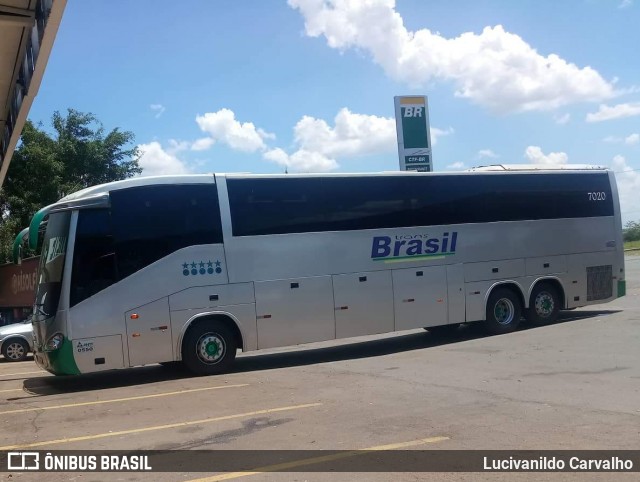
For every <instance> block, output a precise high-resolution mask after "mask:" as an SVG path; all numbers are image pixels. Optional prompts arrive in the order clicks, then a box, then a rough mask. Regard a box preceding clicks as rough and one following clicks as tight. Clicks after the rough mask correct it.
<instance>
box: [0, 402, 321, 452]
mask: <svg viewBox="0 0 640 482" xmlns="http://www.w3.org/2000/svg"><path fill="white" fill-rule="evenodd" d="M320 405H322V403H305V404H304V405H290V406H288V407H278V408H267V409H264V410H256V411H255V412H245V413H238V414H235V415H225V416H222V417H214V418H204V419H202V420H193V421H191V422H178V423H169V424H167V425H156V426H153V427H142V428H134V429H131V430H120V431H118V432H107V433H99V434H96V435H85V436H82V437H71V438H61V439H57V440H44V441H42V442H33V443H28V444H18V445H5V446H4V447H0V450H13V449H26V448H31V447H42V446H44V445H56V444H68V443H72V442H82V441H85V440H95V439H99V438H107V437H117V436H119V435H129V434H134V433H142V432H152V431H155V430H165V429H168V428H180V427H188V426H190V425H202V424H205V423H213V422H222V421H224V420H233V419H236V418H243V417H252V416H254V415H265V414H268V413H276V412H285V411H287V410H298V409H301V408H310V407H318V406H320Z"/></svg>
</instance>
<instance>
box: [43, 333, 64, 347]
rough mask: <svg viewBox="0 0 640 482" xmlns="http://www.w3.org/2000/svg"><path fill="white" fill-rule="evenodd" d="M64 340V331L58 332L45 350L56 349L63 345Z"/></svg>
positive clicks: (50, 339) (48, 342)
mask: <svg viewBox="0 0 640 482" xmlns="http://www.w3.org/2000/svg"><path fill="white" fill-rule="evenodd" d="M63 340H64V335H63V334H62V333H56V334H55V335H53V336H52V337H51V338H49V341H47V344H46V345H45V347H44V349H45V351H55V350H57V349H58V348H60V347H61V346H62V341H63Z"/></svg>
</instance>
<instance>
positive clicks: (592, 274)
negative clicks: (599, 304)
mask: <svg viewBox="0 0 640 482" xmlns="http://www.w3.org/2000/svg"><path fill="white" fill-rule="evenodd" d="M612 278H613V270H612V268H611V265H610V264H609V265H606V266H589V267H588V268H587V301H596V300H606V299H607V298H611V296H612V295H613V282H612Z"/></svg>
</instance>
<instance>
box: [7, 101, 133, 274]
mask: <svg viewBox="0 0 640 482" xmlns="http://www.w3.org/2000/svg"><path fill="white" fill-rule="evenodd" d="M52 126H53V130H52V132H51V133H50V132H47V131H46V130H45V129H43V127H42V126H41V125H38V126H36V125H34V124H33V123H32V122H30V121H27V122H26V123H25V126H24V129H23V130H22V135H21V138H20V141H21V142H20V145H19V147H18V148H17V149H16V151H15V153H14V154H13V159H12V161H11V166H10V167H9V171H8V172H7V177H6V179H5V181H4V185H3V187H2V190H1V191H0V216H1V217H2V224H1V225H0V262H4V261H8V260H9V259H10V255H11V245H12V243H13V240H14V239H15V236H16V235H17V234H18V232H19V231H20V229H22V228H24V227H26V226H28V224H29V221H30V219H31V216H33V214H34V213H35V212H36V211H37V210H38V209H40V208H41V207H43V206H46V205H48V204H52V203H54V202H56V201H57V200H58V199H60V198H61V197H63V196H66V195H67V194H71V193H72V192H75V191H78V190H80V189H83V188H86V187H89V186H94V185H96V184H102V183H105V182H111V181H117V180H120V179H126V178H128V177H131V176H134V175H136V174H139V173H140V172H142V169H141V168H140V167H139V166H138V158H139V153H138V150H137V148H136V147H135V146H134V145H132V144H133V141H134V136H133V133H132V132H128V131H121V130H119V129H118V128H115V129H113V130H111V131H110V132H108V133H105V129H104V127H103V125H102V124H101V123H100V121H98V119H97V118H96V117H95V116H94V115H93V114H88V113H82V112H78V111H76V110H73V109H69V110H68V111H67V115H66V116H64V115H62V114H60V113H59V112H55V113H54V114H53V117H52Z"/></svg>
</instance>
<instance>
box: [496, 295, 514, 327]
mask: <svg viewBox="0 0 640 482" xmlns="http://www.w3.org/2000/svg"><path fill="white" fill-rule="evenodd" d="M514 314H515V307H514V306H513V303H512V302H511V300H510V299H508V298H500V299H499V300H498V301H497V302H496V304H495V305H494V307H493V316H494V317H495V319H496V321H497V322H498V323H500V324H501V325H508V324H509V323H511V322H512V321H513V317H514Z"/></svg>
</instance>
